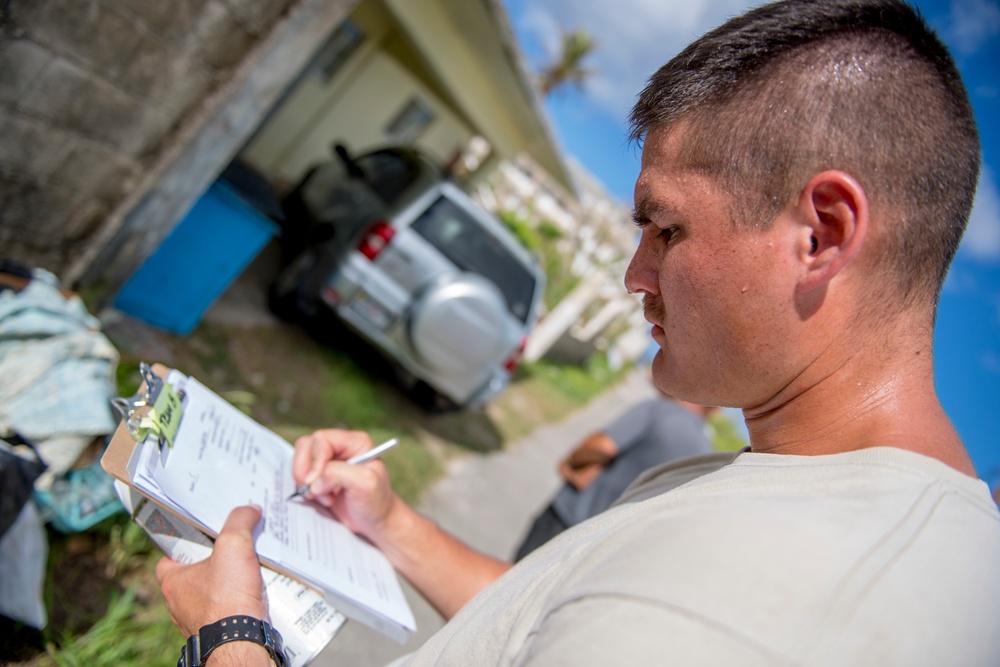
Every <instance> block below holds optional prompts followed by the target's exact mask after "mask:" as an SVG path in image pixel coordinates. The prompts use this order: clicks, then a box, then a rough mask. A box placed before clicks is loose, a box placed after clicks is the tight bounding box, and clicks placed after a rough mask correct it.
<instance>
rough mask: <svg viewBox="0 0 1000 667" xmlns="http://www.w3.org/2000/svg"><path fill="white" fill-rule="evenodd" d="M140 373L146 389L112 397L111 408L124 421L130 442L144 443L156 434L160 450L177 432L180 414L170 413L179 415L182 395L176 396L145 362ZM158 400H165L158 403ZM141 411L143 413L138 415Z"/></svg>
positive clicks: (140, 364) (140, 367)
mask: <svg viewBox="0 0 1000 667" xmlns="http://www.w3.org/2000/svg"><path fill="white" fill-rule="evenodd" d="M139 374H140V375H141V376H142V379H143V382H144V383H145V388H144V389H142V388H140V390H139V391H137V392H136V393H135V394H133V395H132V396H130V397H128V398H124V397H121V396H116V397H114V398H112V399H111V406H112V407H113V408H114V409H115V411H116V412H117V413H118V414H119V415H120V417H121V419H122V420H123V421H124V422H125V427H126V428H127V429H128V433H129V435H130V436H132V439H134V440H135V441H136V442H143V441H145V440H146V439H147V438H148V437H149V436H150V435H154V434H155V435H156V439H157V444H158V445H159V447H160V449H161V450H162V449H163V446H164V445H167V446H168V447H169V446H170V445H171V444H172V433H173V432H176V423H177V422H178V421H179V415H178V416H174V415H172V414H171V413H172V412H174V411H177V412H178V413H179V411H180V409H181V407H180V400H181V398H183V393H181V392H178V394H179V395H178V394H175V393H174V392H173V390H172V389H171V388H170V386H169V385H167V384H166V383H164V381H163V380H162V379H161V378H160V377H159V376H158V375H157V374H156V373H154V372H153V369H152V368H150V366H149V364H147V363H146V362H144V361H141V362H139ZM164 390H166V392H167V393H166V394H165V393H164ZM161 398H163V399H164V400H163V401H161ZM142 408H145V410H142V411H141V412H140V410H141V409H142ZM171 424H172V429H171Z"/></svg>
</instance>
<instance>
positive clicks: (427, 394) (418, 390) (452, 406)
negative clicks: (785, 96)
mask: <svg viewBox="0 0 1000 667" xmlns="http://www.w3.org/2000/svg"><path fill="white" fill-rule="evenodd" d="M410 397H411V398H412V399H413V402H414V403H416V405H417V407H419V408H420V409H421V410H423V411H424V412H426V413H428V414H431V415H444V414H450V413H454V412H461V411H462V409H463V408H462V406H461V405H459V404H458V403H456V402H455V401H453V400H451V399H450V398H448V397H447V396H445V395H444V394H442V393H441V392H439V391H437V390H436V389H434V387H432V386H430V385H429V384H427V383H426V382H424V381H423V380H420V381H418V382H417V383H416V384H415V385H413V386H412V387H411V388H410Z"/></svg>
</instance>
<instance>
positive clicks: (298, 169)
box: [241, 2, 473, 189]
mask: <svg viewBox="0 0 1000 667" xmlns="http://www.w3.org/2000/svg"><path fill="white" fill-rule="evenodd" d="M350 20H351V21H353V22H354V23H355V25H357V26H358V27H359V28H360V29H361V31H362V32H363V33H364V38H363V41H362V43H361V44H360V46H359V47H358V48H357V50H356V51H355V53H354V54H353V55H352V56H351V57H350V58H349V59H348V61H347V62H345V63H344V65H343V66H342V67H341V68H340V69H339V70H338V71H337V72H336V74H335V75H334V76H332V77H331V78H330V79H329V80H324V77H323V76H322V74H321V73H320V72H318V71H314V72H311V73H309V74H307V75H306V77H305V78H304V79H303V80H302V81H301V82H300V83H299V84H298V86H297V87H296V88H295V90H294V91H292V93H291V94H290V95H289V96H288V97H287V99H286V101H285V102H284V103H283V104H282V107H281V108H280V109H279V110H278V111H277V112H276V113H275V114H273V115H272V117H271V119H270V120H269V121H268V123H267V124H266V125H265V126H263V127H262V128H261V129H260V130H259V131H258V132H257V134H256V136H255V137H254V139H253V140H252V141H251V142H250V143H249V144H248V145H247V147H246V149H245V150H244V151H243V152H242V153H241V157H243V158H244V159H245V160H246V161H248V162H249V163H250V164H252V165H253V166H254V167H255V168H257V169H258V170H260V171H261V172H262V173H264V174H265V175H267V176H268V177H269V178H270V179H271V180H272V181H273V182H275V184H276V185H278V187H279V189H286V188H290V187H292V186H293V185H294V184H295V183H297V182H298V181H299V179H300V178H301V177H302V176H303V175H304V174H305V172H306V171H307V170H308V169H309V168H310V167H312V166H314V165H315V164H318V163H320V162H325V161H328V160H330V159H331V157H332V155H333V150H332V146H333V145H334V143H337V142H341V143H343V144H344V145H346V146H347V148H348V149H349V150H350V151H351V152H352V153H354V154H357V153H362V152H364V151H367V150H369V149H372V148H376V147H378V146H383V145H386V144H388V143H390V137H389V136H388V135H387V133H386V128H387V127H388V126H389V125H390V123H391V122H392V120H393V118H395V117H396V115H397V114H399V113H400V111H402V110H403V108H404V107H405V106H406V105H407V104H408V103H409V102H410V101H411V100H413V99H417V100H419V102H420V103H421V104H422V105H424V106H426V107H427V108H428V109H429V110H430V111H431V113H432V114H433V120H431V122H430V123H429V124H428V125H427V127H426V128H425V129H424V130H423V132H422V133H421V134H420V135H419V136H418V137H417V138H416V140H415V141H414V142H413V143H414V144H415V145H417V146H418V147H419V148H421V149H423V150H424V151H425V152H426V153H427V154H428V155H430V156H431V158H432V159H435V160H436V161H437V162H438V163H439V164H441V165H443V164H445V163H446V162H448V161H449V160H450V159H451V158H452V157H453V156H454V155H455V154H456V153H457V152H458V151H460V150H462V149H463V148H464V147H465V146H466V145H467V144H468V141H469V139H470V138H471V137H472V135H473V131H472V129H471V128H470V127H469V126H468V125H467V124H466V123H465V122H463V121H462V120H461V119H460V118H459V117H458V116H457V115H456V114H455V113H453V111H452V110H451V109H450V108H449V106H448V105H447V104H446V103H445V102H444V101H443V100H442V99H441V98H440V97H439V96H438V95H437V94H436V93H435V92H434V91H433V90H432V89H431V88H430V87H429V85H428V82H427V81H425V80H422V79H421V77H420V75H419V74H418V72H420V67H419V65H417V63H416V62H415V58H416V56H415V55H414V54H413V53H412V52H410V51H409V50H408V49H407V48H406V46H405V44H403V43H402V42H403V40H401V39H400V37H399V36H398V34H397V33H395V31H394V28H393V24H392V22H391V20H390V17H389V16H388V15H387V14H386V13H385V12H384V10H383V9H382V8H381V6H380V5H379V4H378V3H377V2H367V3H362V4H361V5H360V6H359V7H358V8H357V10H356V11H355V12H354V13H353V14H352V16H351V18H350ZM388 45H391V46H392V48H391V50H386V47H387V46H388ZM400 57H402V58H403V59H405V60H406V61H408V62H401V61H400Z"/></svg>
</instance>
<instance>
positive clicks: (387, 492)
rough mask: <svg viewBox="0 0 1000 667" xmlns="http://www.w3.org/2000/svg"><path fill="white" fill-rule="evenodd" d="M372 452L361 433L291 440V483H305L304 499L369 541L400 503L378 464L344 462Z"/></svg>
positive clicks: (330, 431)
mask: <svg viewBox="0 0 1000 667" xmlns="http://www.w3.org/2000/svg"><path fill="white" fill-rule="evenodd" d="M371 448H372V439H371V437H370V436H369V435H368V434H367V433H364V432H362V431H342V430H339V429H325V430H321V431H316V432H315V433H313V434H312V435H307V436H303V437H301V438H299V439H298V440H296V441H295V457H294V459H293V461H292V476H293V477H294V478H295V483H296V484H309V487H310V490H309V493H308V494H307V495H308V497H309V498H311V499H313V500H315V501H316V502H318V503H320V504H321V505H324V506H325V507H328V508H329V509H330V511H331V512H333V515H334V516H335V517H337V519H338V520H339V521H340V522H341V523H343V524H344V525H345V526H347V527H348V528H350V529H351V530H352V531H354V532H355V533H359V534H361V535H364V536H366V537H369V538H371V539H373V540H374V539H375V538H377V537H378V536H379V534H380V533H381V532H382V530H383V527H384V525H385V523H386V521H387V519H388V517H389V514H390V513H391V512H392V510H393V509H395V508H397V506H398V505H399V504H401V501H399V499H398V497H397V496H396V493H395V492H394V491H393V490H392V485H391V483H390V481H389V473H388V472H387V471H386V469H385V465H383V464H382V462H381V461H379V460H377V459H376V460H372V461H368V462H366V463H363V464H360V465H349V464H347V463H346V460H347V459H349V458H351V457H352V456H356V455H358V454H361V453H362V452H365V451H367V450H369V449H371Z"/></svg>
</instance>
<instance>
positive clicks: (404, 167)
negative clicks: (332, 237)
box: [356, 150, 420, 204]
mask: <svg viewBox="0 0 1000 667" xmlns="http://www.w3.org/2000/svg"><path fill="white" fill-rule="evenodd" d="M356 162H357V164H358V166H359V167H361V170H362V171H363V172H364V173H365V179H366V180H367V181H368V182H369V183H370V184H371V186H372V189H373V190H375V192H376V193H377V194H378V196H379V197H380V198H381V199H382V201H384V202H385V203H387V204H391V203H393V202H394V201H396V199H398V198H399V196H400V195H401V194H403V192H404V191H405V190H406V188H408V187H410V185H412V184H413V182H414V181H416V180H417V177H418V176H419V175H420V166H419V165H418V164H417V162H416V161H415V160H414V159H412V158H410V157H409V156H407V155H404V154H402V153H400V152H397V151H392V150H384V151H375V152H374V153H369V154H368V155H362V156H361V157H359V158H358V159H357V160H356Z"/></svg>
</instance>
